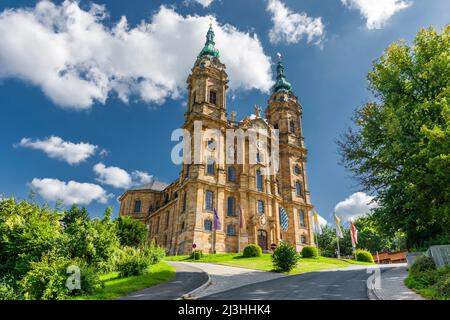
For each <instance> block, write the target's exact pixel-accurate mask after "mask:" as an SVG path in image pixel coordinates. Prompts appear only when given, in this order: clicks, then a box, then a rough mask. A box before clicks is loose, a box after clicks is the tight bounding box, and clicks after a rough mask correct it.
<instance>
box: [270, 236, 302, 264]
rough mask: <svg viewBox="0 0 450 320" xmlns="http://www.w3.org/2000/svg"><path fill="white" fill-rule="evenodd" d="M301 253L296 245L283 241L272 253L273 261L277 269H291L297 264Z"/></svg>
mask: <svg viewBox="0 0 450 320" xmlns="http://www.w3.org/2000/svg"><path fill="white" fill-rule="evenodd" d="M298 258H299V255H298V253H297V251H296V250H295V248H294V246H293V245H291V244H289V243H287V242H282V243H281V244H280V245H279V246H278V247H277V248H276V249H275V250H274V252H273V254H272V262H273V265H274V267H275V269H276V270H280V271H291V270H292V269H294V267H295V266H296V265H297V262H298Z"/></svg>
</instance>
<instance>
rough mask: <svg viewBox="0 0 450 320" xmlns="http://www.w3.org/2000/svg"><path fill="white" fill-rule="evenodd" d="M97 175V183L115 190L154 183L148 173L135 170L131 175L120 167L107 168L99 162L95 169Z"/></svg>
mask: <svg viewBox="0 0 450 320" xmlns="http://www.w3.org/2000/svg"><path fill="white" fill-rule="evenodd" d="M93 170H94V172H95V173H96V175H97V179H96V180H97V181H98V182H100V183H102V184H106V185H110V186H113V187H115V188H123V189H126V188H129V187H131V186H133V185H138V184H146V183H150V182H152V181H153V176H151V175H149V174H148V173H147V172H144V171H139V170H134V171H133V172H131V174H129V173H128V172H127V171H126V170H124V169H122V168H119V167H113V166H111V167H107V166H105V165H104V164H103V163H101V162H99V163H97V164H96V165H95V166H94V167H93Z"/></svg>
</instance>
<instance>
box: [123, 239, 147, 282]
mask: <svg viewBox="0 0 450 320" xmlns="http://www.w3.org/2000/svg"><path fill="white" fill-rule="evenodd" d="M150 265H151V259H150V257H149V256H148V255H147V254H146V253H145V252H144V251H140V250H137V249H134V248H131V247H127V248H125V249H124V250H123V255H122V257H121V259H120V261H119V262H118V264H117V270H118V271H119V277H121V278H125V277H129V276H138V275H141V274H144V273H146V272H147V269H148V268H149V267H150Z"/></svg>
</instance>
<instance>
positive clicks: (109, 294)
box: [74, 262, 175, 300]
mask: <svg viewBox="0 0 450 320" xmlns="http://www.w3.org/2000/svg"><path fill="white" fill-rule="evenodd" d="M174 276H175V268H174V267H172V266H171V265H168V264H167V263H164V262H160V263H158V264H155V265H153V266H151V267H150V268H149V270H148V272H147V273H146V274H144V275H141V276H134V277H127V278H119V273H118V272H111V273H108V274H105V275H102V276H101V277H100V279H101V280H102V281H104V284H105V287H104V288H103V289H101V290H99V291H98V292H96V293H94V294H93V295H89V296H79V297H75V298H74V299H75V300H108V299H115V298H119V297H122V296H125V295H127V294H129V293H131V292H134V291H138V290H140V289H144V288H148V287H151V286H154V285H157V284H160V283H163V282H166V281H167V280H170V279H171V278H172V277H174Z"/></svg>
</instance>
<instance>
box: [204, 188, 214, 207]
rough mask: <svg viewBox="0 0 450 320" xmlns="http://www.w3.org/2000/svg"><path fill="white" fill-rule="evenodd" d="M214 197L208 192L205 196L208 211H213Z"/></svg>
mask: <svg viewBox="0 0 450 320" xmlns="http://www.w3.org/2000/svg"><path fill="white" fill-rule="evenodd" d="M213 195H214V193H213V192H212V191H206V194H205V209H206V210H208V211H213Z"/></svg>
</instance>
